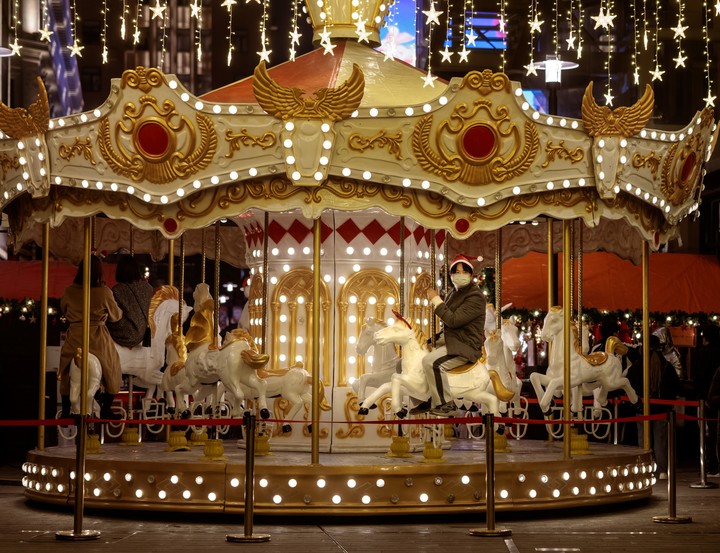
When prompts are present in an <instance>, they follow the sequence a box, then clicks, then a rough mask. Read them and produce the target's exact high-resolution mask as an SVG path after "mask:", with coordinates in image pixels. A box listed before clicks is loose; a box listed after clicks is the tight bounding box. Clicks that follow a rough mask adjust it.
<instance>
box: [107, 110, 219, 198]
mask: <svg viewBox="0 0 720 553" xmlns="http://www.w3.org/2000/svg"><path fill="white" fill-rule="evenodd" d="M123 111H124V114H123V118H122V120H121V121H119V122H117V123H116V124H115V128H114V129H113V132H112V136H111V129H110V121H109V119H108V118H107V117H105V118H103V119H102V120H101V122H100V128H99V134H98V147H99V149H100V153H101V155H102V158H103V159H104V160H105V161H106V162H107V164H108V165H109V166H110V168H111V169H112V170H113V171H114V172H115V173H117V174H119V175H122V176H125V177H129V178H131V179H132V180H134V181H135V182H140V181H143V180H147V181H150V182H152V183H155V184H164V183H168V182H171V181H173V180H175V179H178V178H187V177H188V176H190V175H193V174H195V173H197V172H198V171H200V170H201V169H204V168H205V167H207V166H208V165H210V163H211V162H212V160H213V156H214V155H215V151H216V150H217V133H216V132H215V128H214V126H213V122H212V120H211V119H210V118H209V117H207V116H206V115H204V114H202V113H196V114H195V122H196V126H194V125H193V124H192V122H191V121H190V119H188V118H187V117H184V116H180V115H179V114H178V112H177V110H176V109H175V104H174V103H173V102H172V101H171V100H165V101H164V102H163V103H162V106H158V105H157V99H156V98H155V97H154V96H143V97H141V98H140V106H135V104H133V103H132V102H128V103H127V104H126V105H125V108H124V110H123ZM148 128H149V129H151V131H149V132H151V133H152V134H148V135H143V132H146V131H147V129H148ZM198 131H199V133H200V144H199V145H197V147H196V142H197V137H196V134H197V132H198ZM125 137H128V138H130V143H131V148H130V149H128V148H127V147H126V146H125V145H124V144H123V140H122V138H125ZM113 138H114V140H113ZM113 142H114V143H115V144H116V145H117V149H116V147H115V146H114V145H113ZM158 144H160V145H158ZM178 144H184V147H182V148H180V149H178Z"/></svg>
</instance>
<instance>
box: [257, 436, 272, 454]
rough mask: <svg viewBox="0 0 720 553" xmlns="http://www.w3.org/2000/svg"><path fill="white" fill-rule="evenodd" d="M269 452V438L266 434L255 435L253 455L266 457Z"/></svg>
mask: <svg viewBox="0 0 720 553" xmlns="http://www.w3.org/2000/svg"><path fill="white" fill-rule="evenodd" d="M268 455H271V453H270V438H269V437H268V436H266V435H264V434H263V435H261V436H256V437H255V457H267V456H268Z"/></svg>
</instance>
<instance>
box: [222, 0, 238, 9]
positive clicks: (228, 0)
mask: <svg viewBox="0 0 720 553" xmlns="http://www.w3.org/2000/svg"><path fill="white" fill-rule="evenodd" d="M235 4H237V0H225V1H224V2H223V3H222V4H220V6H221V7H223V8H227V9H228V11H230V8H232V7H233V6H234V5H235Z"/></svg>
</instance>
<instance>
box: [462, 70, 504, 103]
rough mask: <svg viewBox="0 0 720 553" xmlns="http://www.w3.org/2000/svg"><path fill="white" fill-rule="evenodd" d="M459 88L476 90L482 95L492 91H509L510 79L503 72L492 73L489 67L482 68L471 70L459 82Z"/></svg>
mask: <svg viewBox="0 0 720 553" xmlns="http://www.w3.org/2000/svg"><path fill="white" fill-rule="evenodd" d="M460 88H469V89H471V90H477V91H478V92H479V93H480V94H482V95H483V96H487V95H488V94H491V93H493V92H502V91H505V92H510V88H511V87H510V79H508V77H507V75H505V73H493V72H492V70H491V69H484V70H483V71H482V73H481V72H479V71H471V72H470V73H468V74H467V75H465V77H464V78H463V80H462V83H460Z"/></svg>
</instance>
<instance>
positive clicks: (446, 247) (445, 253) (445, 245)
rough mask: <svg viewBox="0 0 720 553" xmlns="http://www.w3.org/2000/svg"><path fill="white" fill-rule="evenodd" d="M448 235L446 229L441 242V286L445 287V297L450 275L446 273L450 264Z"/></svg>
mask: <svg viewBox="0 0 720 553" xmlns="http://www.w3.org/2000/svg"><path fill="white" fill-rule="evenodd" d="M449 242H450V235H449V234H448V232H447V231H445V242H444V243H443V287H444V288H445V297H446V298H447V293H448V290H449V284H448V281H449V280H450V276H449V275H448V267H449V265H450V260H449V259H448V255H450V245H449Z"/></svg>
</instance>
